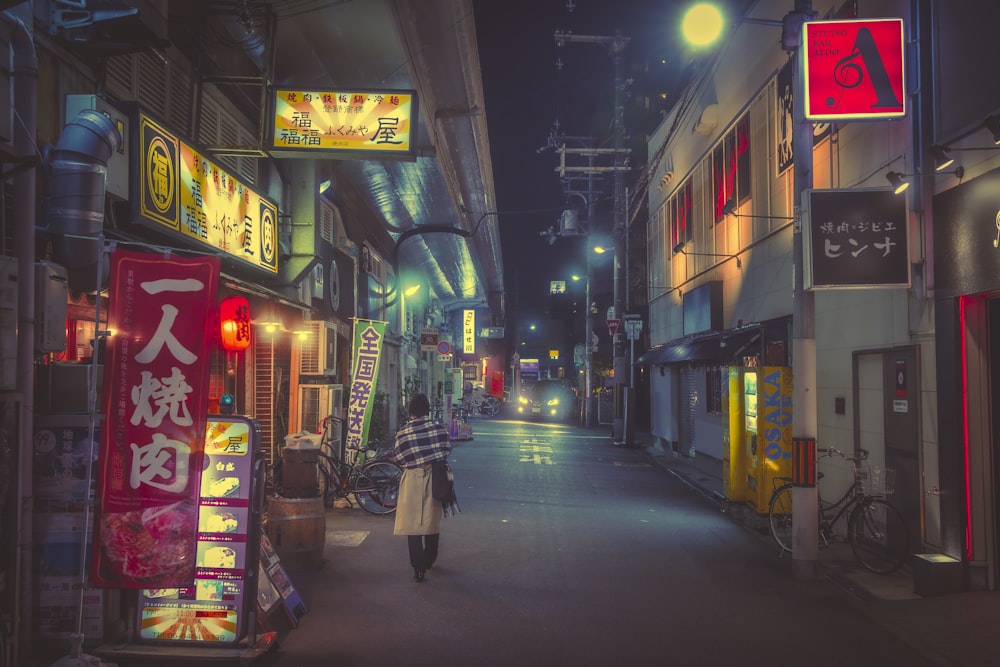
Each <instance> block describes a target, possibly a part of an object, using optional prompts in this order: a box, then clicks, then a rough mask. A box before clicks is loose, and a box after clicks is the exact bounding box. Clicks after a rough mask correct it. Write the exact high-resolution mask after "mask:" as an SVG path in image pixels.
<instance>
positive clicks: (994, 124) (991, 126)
mask: <svg viewBox="0 0 1000 667" xmlns="http://www.w3.org/2000/svg"><path fill="white" fill-rule="evenodd" d="M983 125H985V126H986V129H987V130H989V131H990V134H992V135H993V143H994V144H996V145H997V146H1000V118H997V117H996V116H987V117H986V120H984V121H983Z"/></svg>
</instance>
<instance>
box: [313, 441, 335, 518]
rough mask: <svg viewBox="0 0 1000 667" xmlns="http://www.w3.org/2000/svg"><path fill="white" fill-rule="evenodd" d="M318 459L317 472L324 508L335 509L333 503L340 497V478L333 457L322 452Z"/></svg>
mask: <svg viewBox="0 0 1000 667" xmlns="http://www.w3.org/2000/svg"><path fill="white" fill-rule="evenodd" d="M318 459H319V460H318V461H317V462H316V472H317V475H318V476H319V495H320V496H322V498H323V505H324V506H326V507H333V502H334V501H335V500H336V499H337V496H339V495H340V477H339V475H338V474H337V468H336V465H335V463H334V461H333V459H332V458H331V457H329V456H327V455H326V454H323V453H322V452H321V453H320V455H319V457H318Z"/></svg>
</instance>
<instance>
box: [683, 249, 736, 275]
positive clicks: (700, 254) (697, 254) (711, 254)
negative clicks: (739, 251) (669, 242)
mask: <svg viewBox="0 0 1000 667" xmlns="http://www.w3.org/2000/svg"><path fill="white" fill-rule="evenodd" d="M684 245H685V244H684V243H678V244H677V245H675V246H674V252H675V253H678V252H679V253H681V254H682V255H690V256H691V257H726V258H728V259H735V260H736V268H737V269H742V268H743V260H742V259H740V258H739V255H723V254H717V253H714V252H688V251H687V250H685V249H684Z"/></svg>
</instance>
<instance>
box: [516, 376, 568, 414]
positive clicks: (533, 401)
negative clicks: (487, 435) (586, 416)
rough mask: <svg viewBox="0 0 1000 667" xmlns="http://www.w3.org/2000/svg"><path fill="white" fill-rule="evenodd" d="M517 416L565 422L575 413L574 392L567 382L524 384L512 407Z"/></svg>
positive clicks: (541, 381) (545, 381) (551, 381)
mask: <svg viewBox="0 0 1000 667" xmlns="http://www.w3.org/2000/svg"><path fill="white" fill-rule="evenodd" d="M514 407H515V409H516V411H517V416H518V417H524V418H527V419H542V420H546V421H566V420H567V419H569V418H570V417H571V416H573V415H574V414H575V412H576V390H575V389H574V387H573V385H572V384H570V383H569V382H568V381H567V380H558V379H548V380H538V381H537V382H533V383H531V384H527V383H526V384H524V385H523V386H522V388H521V393H520V395H519V396H518V397H517V402H516V403H515V405H514Z"/></svg>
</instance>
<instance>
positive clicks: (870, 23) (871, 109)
mask: <svg viewBox="0 0 1000 667" xmlns="http://www.w3.org/2000/svg"><path fill="white" fill-rule="evenodd" d="M802 44H803V49H802V51H803V53H804V57H803V75H804V77H805V78H804V88H805V92H806V100H805V115H806V118H808V119H810V120H851V119H882V118H901V117H903V116H905V115H906V89H905V77H904V66H903V65H904V62H905V54H904V45H905V41H904V38H903V20H902V19H863V20H852V21H811V22H807V23H806V24H805V26H804V28H803V39H802Z"/></svg>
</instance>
